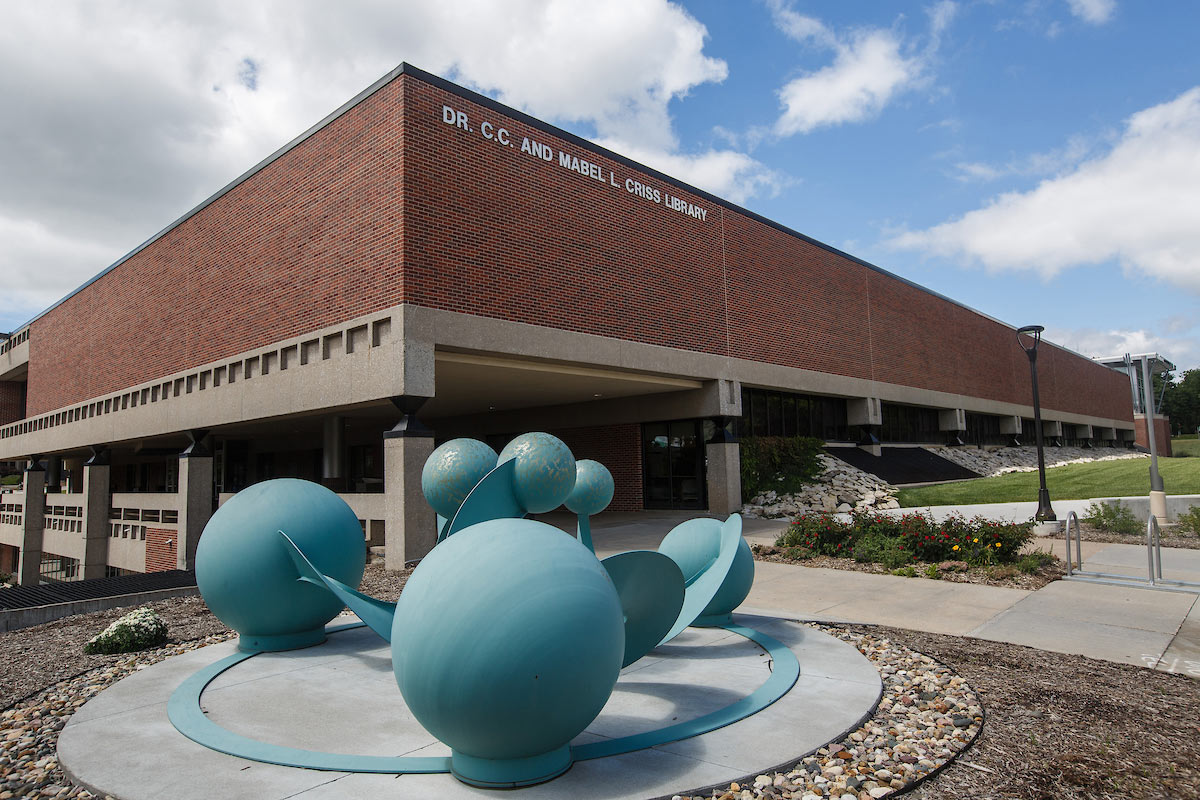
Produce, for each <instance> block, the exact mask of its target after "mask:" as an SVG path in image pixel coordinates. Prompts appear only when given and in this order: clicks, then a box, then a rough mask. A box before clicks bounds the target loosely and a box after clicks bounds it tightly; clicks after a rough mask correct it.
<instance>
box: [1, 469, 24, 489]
mask: <svg viewBox="0 0 1200 800" xmlns="http://www.w3.org/2000/svg"><path fill="white" fill-rule="evenodd" d="M20 483H21V473H19V472H15V473H13V474H12V475H5V476H4V477H3V478H0V486H17V485H19V484H20Z"/></svg>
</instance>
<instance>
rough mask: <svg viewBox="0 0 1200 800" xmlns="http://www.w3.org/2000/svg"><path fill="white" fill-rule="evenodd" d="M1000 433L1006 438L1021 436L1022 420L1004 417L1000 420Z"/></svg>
mask: <svg viewBox="0 0 1200 800" xmlns="http://www.w3.org/2000/svg"><path fill="white" fill-rule="evenodd" d="M1000 432H1001V433H1003V434H1004V435H1005V436H1020V435H1021V418H1020V417H1008V416H1004V417H1001V418H1000Z"/></svg>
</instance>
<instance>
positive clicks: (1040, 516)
mask: <svg viewBox="0 0 1200 800" xmlns="http://www.w3.org/2000/svg"><path fill="white" fill-rule="evenodd" d="M1044 330H1046V329H1045V328H1044V327H1043V326H1041V325H1026V326H1025V327H1023V328H1018V329H1017V344H1019V345H1021V349H1022V350H1024V351H1025V355H1027V356H1029V374H1030V376H1031V377H1032V379H1033V427H1034V434H1035V435H1036V436H1037V454H1038V479H1039V480H1040V481H1041V488H1040V489H1038V510H1037V513H1036V514H1034V515H1033V518H1034V519H1036V520H1037V521H1038V522H1055V521H1057V520H1058V517H1056V516H1055V515H1054V509H1053V508H1051V507H1050V490H1049V489H1047V488H1046V456H1045V454H1044V453H1043V451H1042V406H1041V402H1040V401H1039V400H1038V380H1037V349H1038V345H1039V344H1041V341H1042V331H1044ZM1021 334H1025V336H1027V337H1029V338H1030V339H1032V340H1033V344H1032V345H1029V346H1026V344H1025V339H1022V338H1021Z"/></svg>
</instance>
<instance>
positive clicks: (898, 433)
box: [879, 403, 943, 444]
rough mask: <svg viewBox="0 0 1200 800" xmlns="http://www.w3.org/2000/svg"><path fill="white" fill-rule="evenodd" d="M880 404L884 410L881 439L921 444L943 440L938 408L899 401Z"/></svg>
mask: <svg viewBox="0 0 1200 800" xmlns="http://www.w3.org/2000/svg"><path fill="white" fill-rule="evenodd" d="M880 405H881V408H880V410H881V411H882V412H883V430H882V431H881V432H880V436H879V438H880V441H884V442H912V443H916V444H921V443H928V442H940V441H941V440H942V438H943V436H942V433H941V432H940V431H939V430H938V412H937V409H935V408H920V407H918V406H903V405H899V404H897V403H882V404H880Z"/></svg>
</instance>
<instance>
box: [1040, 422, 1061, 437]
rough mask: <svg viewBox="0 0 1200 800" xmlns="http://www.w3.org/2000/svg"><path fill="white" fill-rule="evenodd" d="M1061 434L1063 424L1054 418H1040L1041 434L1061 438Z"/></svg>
mask: <svg viewBox="0 0 1200 800" xmlns="http://www.w3.org/2000/svg"><path fill="white" fill-rule="evenodd" d="M1062 435H1063V424H1062V422H1060V421H1058V420H1056V419H1044V420H1042V436H1044V437H1045V438H1047V439H1061V438H1062Z"/></svg>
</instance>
